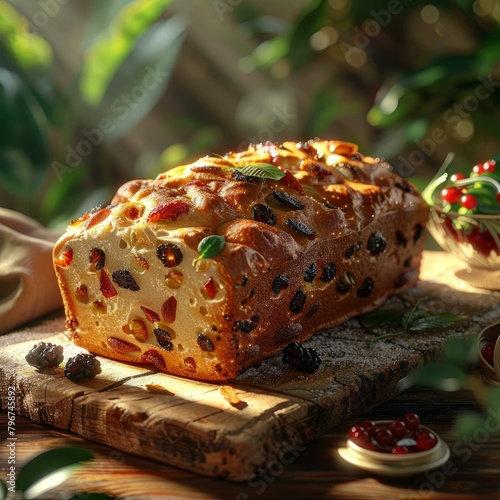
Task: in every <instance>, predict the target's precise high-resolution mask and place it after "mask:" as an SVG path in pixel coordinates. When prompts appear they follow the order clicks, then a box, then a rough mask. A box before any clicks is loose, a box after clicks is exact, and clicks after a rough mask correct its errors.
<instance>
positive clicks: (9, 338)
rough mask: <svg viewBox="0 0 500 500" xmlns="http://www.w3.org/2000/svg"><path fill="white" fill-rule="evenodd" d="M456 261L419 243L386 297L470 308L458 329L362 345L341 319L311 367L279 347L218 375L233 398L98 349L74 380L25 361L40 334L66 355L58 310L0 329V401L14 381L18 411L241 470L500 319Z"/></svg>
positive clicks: (357, 407) (365, 336)
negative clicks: (92, 363)
mask: <svg viewBox="0 0 500 500" xmlns="http://www.w3.org/2000/svg"><path fill="white" fill-rule="evenodd" d="M457 266H458V267H460V264H459V263H458V262H457V261H454V260H453V259H451V258H450V256H448V255H445V254H442V253H441V252H426V253H425V255H424V259H423V263H422V272H421V278H422V281H421V282H420V283H419V285H418V286H417V287H416V288H414V289H412V290H410V291H409V292H407V293H406V294H405V295H404V297H402V298H401V297H395V298H392V299H389V300H388V301H387V303H386V304H385V305H384V307H399V308H401V309H402V310H403V309H404V310H408V304H410V303H411V304H415V303H416V301H417V300H419V299H422V302H421V303H420V307H422V308H424V309H432V310H437V311H451V312H456V313H465V314H468V315H469V318H468V319H467V320H466V321H465V322H463V323H462V324H461V325H460V326H459V327H456V328H452V329H449V330H446V331H442V332H439V333H434V334H425V335H423V334H419V335H415V334H414V335H405V336H401V337H397V338H394V339H392V340H391V341H384V342H377V343H370V339H371V334H369V333H367V332H366V331H364V330H363V329H362V328H361V327H360V325H359V324H358V322H357V321H356V320H351V321H349V322H347V323H345V324H344V325H342V326H340V327H337V328H332V329H329V330H325V331H323V332H321V333H319V334H317V335H315V336H314V338H313V339H311V340H310V341H309V342H308V343H307V345H308V346H310V347H313V348H315V349H316V350H318V351H319V352H320V353H321V356H322V359H323V364H322V366H321V369H320V370H319V371H317V372H315V373H314V374H312V375H311V374H303V373H300V372H295V371H293V370H291V369H289V368H287V367H286V366H284V365H283V364H282V363H281V360H280V359H279V357H277V358H273V359H269V360H266V361H265V362H264V363H263V364H262V365H261V366H260V367H258V368H251V369H249V370H248V371H247V372H245V373H244V374H243V375H241V376H240V377H239V378H238V380H236V381H235V382H234V383H231V384H227V385H230V386H231V387H232V388H234V391H235V392H236V394H237V396H238V398H239V400H240V403H239V404H235V405H232V404H230V403H229V402H228V401H227V400H226V399H225V398H224V396H223V394H222V392H223V391H221V386H220V385H219V384H213V383H202V382H196V381H191V380H187V379H182V378H178V377H174V376H169V375H166V374H163V373H157V372H155V371H152V370H150V369H148V368H144V367H142V366H136V365H126V364H123V363H118V362H115V361H113V360H109V359H106V358H99V359H100V361H101V365H102V373H101V374H100V375H99V376H97V377H96V378H95V379H93V380H91V381H87V382H84V383H80V384H75V383H73V382H71V381H70V380H68V379H67V378H66V377H64V374H63V372H62V369H61V368H60V369H56V370H54V371H45V372H38V371H36V370H34V369H33V368H32V367H30V366H29V365H28V364H27V363H26V361H25V360H24V357H25V355H26V353H27V352H28V351H29V349H30V348H31V347H32V346H33V345H34V344H35V343H36V342H38V341H39V340H40V339H41V338H43V339H44V340H45V341H48V342H52V343H57V344H61V345H63V346H64V355H65V360H67V359H69V357H71V356H73V355H75V354H76V353H77V352H80V351H81V349H79V348H77V347H75V346H74V345H72V344H71V343H70V342H69V341H68V340H67V338H66V336H65V335H64V333H62V332H64V318H63V317H62V316H61V315H58V316H56V317H53V318H51V319H48V320H45V321H43V322H41V323H39V324H37V325H32V326H30V327H29V328H25V329H23V330H20V331H17V332H13V333H10V334H8V335H6V336H4V337H3V338H2V344H3V345H1V346H0V401H1V405H2V407H3V408H6V406H7V399H6V398H7V389H8V388H9V387H13V388H14V391H15V394H16V411H17V412H18V413H19V414H21V415H24V416H27V417H29V418H31V419H32V420H34V421H35V422H41V423H46V424H49V425H52V426H55V427H59V428H61V429H66V430H69V431H71V432H74V433H76V434H79V435H80V436H83V437H85V438H88V439H90V440H93V441H97V442H100V443H104V444H107V445H109V446H112V447H114V448H117V449H120V450H122V451H125V452H128V453H132V454H136V455H139V456H142V457H146V458H150V459H154V460H157V461H160V462H164V463H166V464H170V465H174V466H178V467H180V468H183V469H187V470H190V471H194V472H197V473H199V474H203V475H208V476H221V477H224V478H226V479H229V480H235V481H236V480H246V479H249V478H251V477H253V476H254V475H255V474H256V473H257V472H258V470H259V469H267V468H268V467H270V466H271V465H272V464H273V463H274V462H275V461H276V460H280V459H282V460H287V459H289V457H290V456H292V455H293V453H294V452H295V450H296V449H297V448H296V447H298V446H300V445H302V444H304V443H306V442H308V441H311V440H312V439H314V438H316V437H318V436H320V435H321V434H322V433H324V432H325V431H326V430H327V429H329V428H331V427H333V426H334V425H336V424H338V423H340V422H341V421H343V420H345V419H349V418H351V417H352V416H355V415H360V414H362V413H363V412H365V411H367V410H369V409H371V408H373V407H375V406H377V405H379V404H381V403H383V402H385V401H387V400H388V399H390V398H393V397H394V396H396V395H397V394H399V393H400V392H401V391H402V390H404V389H405V377H406V376H407V375H408V374H409V373H411V372H412V371H414V370H415V369H416V368H417V367H418V366H420V365H421V364H422V363H423V362H424V361H425V360H430V359H436V358H438V357H439V355H440V353H441V352H442V347H443V344H444V342H445V340H446V339H447V338H449V337H452V336H468V335H475V334H477V333H479V331H480V330H481V329H482V328H484V327H485V326H487V325H489V324H491V323H494V322H497V321H500V294H499V293H498V292H488V293H479V291H478V290H474V289H472V288H469V287H467V286H465V285H464V284H463V282H461V281H460V280H458V279H457V278H455V275H454V272H455V271H456V270H457V269H458V267H457ZM440 282H441V283H440ZM443 283H446V284H443ZM448 285H451V286H452V287H453V288H451V287H449V286H448ZM291 454H292V455H291ZM287 457H288V458H287Z"/></svg>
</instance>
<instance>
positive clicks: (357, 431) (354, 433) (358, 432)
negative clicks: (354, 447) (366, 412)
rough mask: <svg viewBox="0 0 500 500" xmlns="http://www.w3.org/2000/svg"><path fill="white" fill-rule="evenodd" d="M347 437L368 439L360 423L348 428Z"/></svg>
mask: <svg viewBox="0 0 500 500" xmlns="http://www.w3.org/2000/svg"><path fill="white" fill-rule="evenodd" d="M349 439H353V440H362V441H369V436H368V434H367V433H366V431H365V429H364V428H363V427H362V426H360V425H353V426H352V427H351V428H350V429H349Z"/></svg>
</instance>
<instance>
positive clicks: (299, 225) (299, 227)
mask: <svg viewBox="0 0 500 500" xmlns="http://www.w3.org/2000/svg"><path fill="white" fill-rule="evenodd" d="M286 225H287V226H288V227H289V228H291V229H293V230H294V231H297V233H300V234H303V235H304V236H307V238H309V239H313V238H314V237H315V236H316V231H313V230H312V229H311V228H310V227H308V226H306V225H305V224H304V223H303V222H299V221H298V220H295V219H288V220H287V221H286Z"/></svg>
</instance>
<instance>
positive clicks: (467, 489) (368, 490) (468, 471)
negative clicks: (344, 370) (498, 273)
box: [0, 253, 500, 500]
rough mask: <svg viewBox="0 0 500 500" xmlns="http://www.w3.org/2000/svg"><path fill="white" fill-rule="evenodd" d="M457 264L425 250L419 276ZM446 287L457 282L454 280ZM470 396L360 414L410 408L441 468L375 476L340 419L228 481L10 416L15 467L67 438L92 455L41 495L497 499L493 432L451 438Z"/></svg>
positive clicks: (499, 476)
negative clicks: (444, 458) (442, 453)
mask: <svg viewBox="0 0 500 500" xmlns="http://www.w3.org/2000/svg"><path fill="white" fill-rule="evenodd" d="M457 265H458V264H457V262H456V261H454V260H453V259H450V261H449V268H447V269H442V268H441V269H439V271H438V270H436V269H434V268H433V266H432V254H429V253H428V254H427V255H426V258H425V260H424V266H423V268H422V277H424V278H426V279H429V277H431V278H434V279H437V280H439V281H448V282H451V280H453V279H454V278H453V275H454V271H455V270H456V269H457ZM454 286H459V287H460V286H462V284H461V283H460V282H459V281H457V282H456V283H454ZM4 341H5V340H4ZM471 381H472V382H473V383H474V384H475V387H476V388H477V386H479V387H481V385H482V384H483V382H482V379H481V377H480V375H479V373H478V372H473V373H472V374H471ZM484 387H486V386H484ZM474 394H475V393H473V392H472V390H470V389H469V388H465V389H463V390H460V391H457V392H449V393H444V392H435V391H428V390H415V389H412V390H408V391H406V392H404V393H402V394H401V395H400V396H399V397H397V398H395V399H393V400H391V401H389V402H387V403H385V404H383V405H381V406H379V407H378V408H376V409H375V410H372V411H371V412H370V413H368V414H366V415H364V416H363V418H370V419H373V420H376V419H395V418H399V417H401V415H402V414H404V413H405V412H407V411H412V412H416V413H418V414H419V415H420V416H421V418H422V420H423V422H424V423H426V424H427V425H429V426H430V427H432V428H433V429H434V430H435V431H436V432H437V433H439V435H440V436H441V437H442V438H443V439H444V440H445V441H446V442H447V443H448V445H449V447H450V449H451V457H450V460H449V461H448V462H447V463H446V464H445V465H444V466H442V467H441V468H439V469H437V470H435V471H433V472H428V473H422V474H417V475H414V476H411V477H407V478H397V479H391V478H384V477H378V476H376V475H373V474H371V473H367V472H365V471H363V470H361V469H358V468H355V467H354V466H351V465H349V464H347V463H345V462H344V461H343V460H342V459H341V458H340V457H339V455H338V453H337V449H338V447H339V446H342V445H343V443H344V442H345V437H346V433H347V431H348V428H349V426H350V425H351V424H352V421H349V422H343V423H342V424H340V425H338V426H336V427H335V428H333V429H331V430H330V431H329V432H327V433H326V434H324V435H323V436H322V437H321V438H319V439H316V440H315V441H313V442H311V443H308V444H307V445H305V446H296V447H294V448H293V447H290V448H288V449H285V450H284V451H283V454H282V455H281V459H280V460H279V461H278V462H277V463H276V464H275V465H274V466H272V467H271V468H270V469H268V470H263V471H261V473H260V477H258V478H256V479H252V480H249V481H246V482H240V483H230V482H225V481H222V480H215V479H210V478H208V477H202V476H198V475H196V474H193V473H189V472H186V471H182V470H180V469H177V468H174V467H169V466H167V465H165V464H161V463H158V462H154V461H149V460H146V459H142V458H138V457H135V456H132V455H128V454H126V453H124V452H121V451H117V450H114V449H112V448H109V447H107V446H105V445H100V444H96V443H93V442H90V441H87V440H85V439H83V438H80V437H78V436H76V435H74V434H72V433H69V432H65V431H61V430H58V429H55V428H52V427H48V426H43V425H38V424H35V423H33V422H32V421H31V420H29V419H27V418H24V417H21V416H19V415H18V416H16V419H15V424H16V435H17V438H18V440H17V443H16V457H15V460H16V467H17V468H18V470H20V469H21V468H22V467H23V465H24V464H25V463H26V462H27V461H29V460H30V459H31V458H32V457H34V456H36V455H38V454H39V453H41V452H42V451H46V450H48V449H52V448H55V447H59V446H64V445H67V444H68V443H71V444H73V445H77V446H82V447H85V448H87V449H89V450H91V451H92V452H93V453H94V456H95V459H94V460H93V461H91V462H89V463H87V464H86V465H85V466H84V467H82V468H81V469H79V470H78V471H76V472H75V474H74V475H73V476H72V477H71V478H70V479H69V480H68V481H66V482H65V483H64V484H63V485H61V486H60V487H58V488H56V489H55V490H53V492H51V493H50V494H47V495H46V496H44V497H43V498H70V497H71V496H72V495H74V494H75V493H78V492H103V493H107V494H108V495H112V496H116V497H119V498H126V499H146V498H147V499H150V498H151V499H153V498H165V499H166V498H168V499H236V500H248V499H256V498H266V499H267V498H271V499H272V498H304V499H305V498H307V499H315V498H339V499H360V498H368V499H375V498H377V499H379V498H383V499H393V498H394V499H396V498H397V499H406V498H409V499H418V498H432V499H434V498H439V499H459V500H461V499H473V498H482V499H489V498H492V499H493V498H500V496H499V494H500V433H498V432H497V433H496V434H494V435H491V436H487V437H485V436H484V433H478V434H477V435H476V437H474V435H473V436H472V438H471V439H470V440H466V439H463V438H462V439H459V440H457V439H456V438H455V437H454V433H453V429H454V427H453V426H454V422H455V419H456V417H457V415H460V414H463V413H470V412H475V413H480V412H481V411H482V407H481V405H480V404H479V403H478V401H477V400H476V398H475V396H474ZM357 420H359V419H357ZM499 420H500V416H499ZM499 427H500V423H499ZM0 429H1V430H0V435H1V436H2V438H3V436H5V432H6V429H7V414H6V412H5V411H2V412H0ZM0 450H1V451H0V469H1V470H2V479H3V480H5V479H6V471H7V468H8V465H7V453H8V449H7V447H6V446H5V445H2V446H1V448H0ZM81 498H84V496H82V497H81Z"/></svg>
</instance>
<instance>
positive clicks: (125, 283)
mask: <svg viewBox="0 0 500 500" xmlns="http://www.w3.org/2000/svg"><path fill="white" fill-rule="evenodd" d="M111 278H112V279H113V281H114V282H115V283H116V284H117V285H118V286H119V287H120V288H126V289H127V290H132V291H133V292H137V291H138V290H140V289H141V287H140V286H139V285H138V284H137V282H136V281H135V279H134V277H133V276H132V274H130V271H127V270H126V269H118V271H115V272H114V273H113V274H112V275H111Z"/></svg>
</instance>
